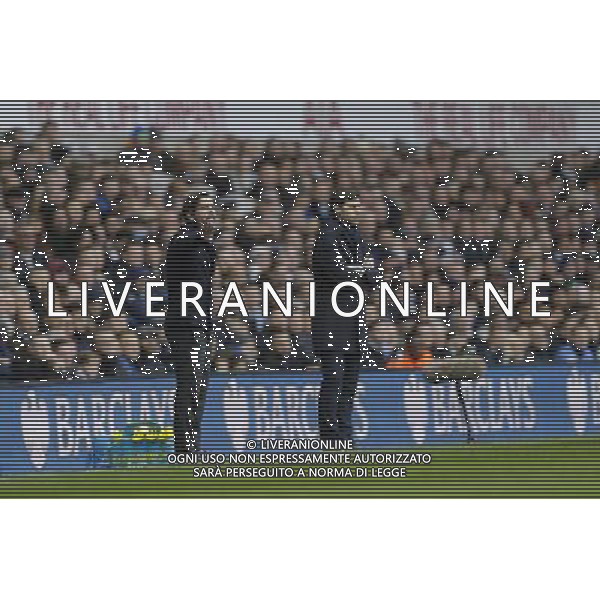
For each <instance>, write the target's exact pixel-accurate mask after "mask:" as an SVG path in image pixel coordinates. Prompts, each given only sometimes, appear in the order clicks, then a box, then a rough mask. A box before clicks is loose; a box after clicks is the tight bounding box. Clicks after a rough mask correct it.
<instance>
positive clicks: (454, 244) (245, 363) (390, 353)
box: [0, 123, 600, 381]
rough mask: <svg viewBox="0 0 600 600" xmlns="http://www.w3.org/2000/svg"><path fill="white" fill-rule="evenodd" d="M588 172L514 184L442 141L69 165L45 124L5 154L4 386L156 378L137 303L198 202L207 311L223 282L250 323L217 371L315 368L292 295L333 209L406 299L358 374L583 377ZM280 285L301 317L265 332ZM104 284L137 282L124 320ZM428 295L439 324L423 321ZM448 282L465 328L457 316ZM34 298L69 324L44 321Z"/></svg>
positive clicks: (369, 317)
mask: <svg viewBox="0 0 600 600" xmlns="http://www.w3.org/2000/svg"><path fill="white" fill-rule="evenodd" d="M597 164H598V157H597V156H594V155H592V154H588V153H586V152H580V153H572V154H563V155H559V154H555V155H549V156H548V160H547V161H545V162H541V163H539V164H537V165H535V166H534V167H533V168H531V169H530V170H528V172H520V171H519V169H518V168H517V167H515V166H514V165H512V164H511V162H510V160H509V159H508V158H506V157H505V156H503V155H502V154H500V153H497V152H492V151H490V152H481V151H469V150H464V149H460V150H457V149H454V148H453V147H451V146H450V145H448V144H446V143H444V142H441V141H439V140H434V141H432V142H431V143H430V144H429V145H428V146H427V147H424V148H418V149H413V148H404V147H398V145H397V144H392V143H386V144H383V143H376V142H366V141H364V140H362V139H351V138H342V139H335V140H334V139H324V140H322V141H320V142H319V146H318V148H317V152H314V151H312V150H309V149H308V148H307V147H304V146H303V144H302V143H301V142H299V141H298V140H286V139H281V138H273V139H268V140H265V139H250V138H242V137H233V136H211V137H210V138H209V137H199V136H196V137H194V138H190V139H188V140H186V143H185V144H184V145H182V147H180V148H177V149H167V148H163V147H161V141H160V137H158V136H156V135H151V134H148V132H144V131H142V132H140V131H136V132H135V134H134V135H132V137H131V141H130V144H129V147H128V148H124V149H123V152H122V153H121V154H120V155H118V156H114V157H112V158H110V159H107V158H106V157H101V156H95V155H94V154H93V153H89V154H87V155H85V156H84V157H81V156H80V157H77V158H76V157H74V156H73V155H72V153H71V152H69V148H68V147H65V146H64V145H63V143H62V142H61V139H60V133H59V130H58V128H57V127H55V126H54V125H53V124H52V123H48V124H46V125H45V126H44V127H43V128H42V129H41V131H39V132H38V133H36V135H35V136H34V139H33V141H32V142H28V143H24V142H23V136H22V132H20V131H14V132H10V133H8V134H6V135H5V136H4V138H3V140H2V141H1V142H0V277H1V278H2V280H3V281H2V284H3V285H2V286H1V288H0V294H1V295H2V301H3V308H4V311H3V314H2V317H1V320H0V334H1V335H0V372H1V373H2V377H3V378H6V379H10V380H13V381H32V380H51V379H61V378H67V379H70V378H77V379H96V378H98V377H101V376H105V377H110V376H115V375H118V376H128V375H139V374H141V373H165V372H168V371H169V369H170V366H169V360H168V352H169V351H168V346H167V343H166V340H165V337H164V333H163V328H162V322H161V319H160V318H158V317H147V316H145V313H144V306H145V304H144V296H143V287H144V283H145V282H146V281H152V280H157V281H158V280H160V279H161V265H162V263H163V259H164V253H165V247H166V244H167V243H168V241H169V239H170V237H171V236H172V235H173V234H174V233H175V232H176V231H177V229H178V216H179V212H180V209H181V206H182V203H183V200H184V198H185V197H186V196H187V195H188V194H191V193H197V192H199V191H206V190H210V191H211V193H213V194H214V196H215V198H216V202H217V205H218V207H219V216H218V220H219V222H218V224H217V226H218V229H219V231H220V234H219V237H218V239H217V242H216V243H217V250H218V255H219V261H218V267H217V275H216V281H215V294H214V296H215V302H218V301H220V297H221V296H222V291H223V283H224V282H227V281H236V282H238V284H240V285H241V286H243V295H244V299H245V300H246V302H247V305H248V309H249V316H248V318H243V317H242V316H240V314H239V313H236V312H232V314H227V315H225V316H224V317H223V319H222V322H221V324H220V327H219V335H218V336H217V338H216V339H215V346H216V349H218V351H217V352H215V356H216V358H215V368H216V370H217V371H222V372H227V371H237V370H248V369H313V368H315V366H316V365H315V358H314V355H313V352H312V348H311V335H310V325H311V323H310V318H309V317H308V316H307V311H303V310H302V307H305V306H306V305H307V303H308V298H307V297H306V295H304V292H303V290H306V289H307V283H308V282H309V281H310V280H311V273H310V268H309V267H310V257H311V251H312V245H313V242H314V237H315V235H316V232H317V229H318V220H317V218H316V215H317V214H318V211H319V210H322V207H323V206H324V205H325V204H326V203H327V201H328V200H329V198H330V197H331V196H332V195H338V196H339V195H342V196H344V197H348V196H358V197H359V198H360V201H361V203H362V205H363V207H364V210H363V213H362V216H361V218H360V227H361V230H362V232H363V235H364V237H365V239H366V241H367V242H369V243H370V244H372V246H373V253H374V256H375V258H376V261H377V265H378V267H379V268H380V269H381V271H382V273H383V278H384V280H385V281H388V282H392V286H393V287H394V285H395V284H399V283H400V282H402V281H410V282H411V286H412V287H413V288H414V306H415V310H414V314H412V315H411V316H410V317H407V318H405V317H401V315H400V314H399V313H398V311H394V310H393V307H391V309H390V314H389V316H388V317H386V318H381V317H380V315H379V295H378V294H369V295H368V298H367V303H366V308H365V326H366V331H367V337H366V339H367V352H366V353H365V363H366V364H367V365H368V366H371V367H373V368H377V367H378V368H384V367H385V366H386V365H388V366H389V367H390V368H404V367H405V366H410V368H414V367H415V366H416V365H419V364H421V363H422V362H423V357H443V356H451V355H455V354H458V353H459V352H461V351H462V350H463V349H464V348H466V347H468V348H472V349H473V350H474V351H476V352H478V353H479V354H480V355H481V356H483V357H485V359H486V360H487V361H489V362H490V363H494V364H495V363H501V364H521V363H529V362H534V361H535V362H548V361H581V360H594V359H596V358H597V352H598V346H599V343H600V313H598V311H596V310H595V308H594V307H595V305H596V304H600V302H599V300H600V299H599V298H598V295H599V294H600V270H599V269H598V266H597V264H598V261H599V248H598V241H599V236H598V230H599V227H600V202H599V201H600V180H599V179H598V178H597V171H598V168H597ZM290 279H292V280H293V281H294V283H298V284H299V285H298V293H297V294H296V295H295V299H294V300H295V303H296V308H297V309H298V312H297V314H296V315H295V316H294V317H293V318H289V319H287V318H282V317H281V315H277V314H273V315H271V316H269V317H267V318H265V317H263V316H262V313H261V310H260V291H259V286H260V283H261V282H262V281H267V280H268V281H270V282H272V283H273V284H274V285H275V286H276V287H277V283H278V282H279V283H282V282H284V281H287V280H290ZM81 281H87V282H89V285H90V287H89V297H90V316H88V317H81V316H78V314H77V313H78V310H79V306H80V288H79V285H80V282H81ZM103 281H109V282H111V285H112V286H113V288H114V289H115V290H117V291H118V290H119V288H121V289H122V287H123V286H124V284H125V283H126V282H131V283H132V286H133V288H134V290H135V291H134V292H133V293H132V294H130V295H129V297H128V300H127V304H126V306H125V311H124V314H123V316H122V317H114V316H112V315H111V314H110V313H108V312H107V310H106V306H105V302H103V291H102V287H101V283H102V282H103ZM427 281H432V282H435V283H436V308H437V309H439V310H442V309H443V310H445V311H446V313H447V316H446V317H445V318H441V317H428V316H426V315H425V314H424V310H423V307H424V300H423V297H424V296H423V292H424V286H425V282H427ZM461 281H467V282H468V283H469V285H468V306H469V309H470V310H469V313H470V314H471V317H469V318H467V317H459V316H458V313H459V292H458V283H459V282H461ZM483 281H491V282H495V283H497V284H498V287H499V288H505V286H506V282H507V281H512V282H514V285H515V289H516V290H517V294H516V299H515V317H513V318H507V317H505V316H504V315H502V314H501V313H500V314H494V315H493V316H491V317H485V316H484V315H483V310H482V308H483V307H482V302H481V294H480V293H479V292H480V288H481V286H482V282H483ZM534 281H549V282H551V287H550V291H549V294H550V306H551V312H552V314H551V316H549V317H545V318H532V316H531V314H530V305H529V299H528V297H527V295H526V291H527V290H528V289H529V284H530V283H531V282H534ZM48 282H53V283H54V287H55V290H56V294H55V296H56V307H55V308H56V310H62V311H66V312H67V314H68V315H69V316H68V317H67V318H62V317H48V316H47V302H48V298H47V297H46V289H47V283H48ZM521 291H522V292H523V293H522V294H521ZM220 292H221V296H220Z"/></svg>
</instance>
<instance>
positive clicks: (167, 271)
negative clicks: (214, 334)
mask: <svg viewBox="0 0 600 600" xmlns="http://www.w3.org/2000/svg"><path fill="white" fill-rule="evenodd" d="M215 260H216V249H215V247H214V245H213V244H212V243H211V242H210V241H208V240H207V239H206V238H204V237H203V236H202V234H201V233H200V231H199V230H198V228H197V226H195V225H194V224H187V225H185V226H183V227H182V228H181V229H180V230H179V232H178V233H177V234H176V235H175V236H174V237H173V238H172V239H171V241H170V243H169V246H168V248H167V258H166V261H165V265H164V267H163V278H164V280H165V283H166V287H167V294H168V296H167V316H166V323H167V325H168V324H169V323H177V324H181V325H182V324H185V323H188V324H189V325H190V327H195V326H196V325H204V326H208V328H210V324H211V317H210V315H211V306H212V278H213V275H214V272H215ZM184 281H188V282H194V283H199V284H200V285H201V286H202V297H201V298H200V300H199V304H200V306H201V307H202V309H203V310H204V313H205V314H206V317H202V316H201V315H199V314H198V312H197V311H196V310H195V309H194V307H193V306H192V305H190V304H188V305H187V313H188V314H187V316H185V317H183V316H181V283H182V282H184ZM188 294H191V291H188Z"/></svg>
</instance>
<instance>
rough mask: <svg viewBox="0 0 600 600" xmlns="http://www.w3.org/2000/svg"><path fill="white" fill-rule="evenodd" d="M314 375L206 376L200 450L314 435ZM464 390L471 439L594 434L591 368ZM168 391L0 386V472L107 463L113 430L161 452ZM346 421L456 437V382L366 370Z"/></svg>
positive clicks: (387, 433) (137, 386)
mask: <svg viewBox="0 0 600 600" xmlns="http://www.w3.org/2000/svg"><path fill="white" fill-rule="evenodd" d="M319 381H320V376H319V374H318V373H247V374H242V375H231V376H223V375H216V376H214V377H213V378H212V380H211V383H210V386H209V391H208V395H207V403H206V409H205V413H204V418H203V423H202V436H201V444H202V449H203V450H208V451H214V452H232V451H245V450H246V444H247V441H248V440H250V439H285V438H295V439H299V438H315V437H317V396H318V390H319ZM462 386H463V393H464V397H465V400H466V404H467V407H468V412H469V417H470V421H471V423H472V428H473V432H474V434H475V438H476V439H477V441H479V442H498V441H516V440H524V439H534V438H538V439H539V438H553V437H568V436H582V435H597V434H599V433H600V394H598V393H596V392H599V391H600V367H597V366H595V365H589V366H588V365H585V366H581V367H579V366H578V367H575V368H573V367H566V366H565V367H548V366H540V367H524V368H521V367H520V368H497V369H490V370H489V371H488V372H487V373H486V375H485V376H484V377H482V378H481V379H479V380H478V381H475V382H467V383H463V384H462ZM173 392H174V382H173V380H172V379H171V378H166V377H165V378H162V377H160V378H156V377H146V378H130V379H124V380H102V381H93V382H83V383H79V382H65V383H58V384H38V385H31V384H27V385H26V384H22V385H15V386H11V387H0V473H9V472H26V471H44V470H79V469H92V468H100V467H102V466H107V463H106V454H107V449H108V448H110V447H113V446H115V440H119V439H122V438H123V436H133V437H135V436H138V440H139V443H138V446H137V447H139V448H141V449H143V448H144V447H145V446H144V443H146V445H147V449H148V451H150V450H152V449H154V450H155V451H162V452H165V453H166V452H169V451H170V450H171V444H172V440H171V437H170V432H169V427H170V424H171V412H172V400H173ZM353 424H354V440H355V447H358V448H378V449H405V448H415V447H418V446H423V445H429V444H460V443H464V441H465V423H464V419H463V415H462V412H461V409H460V405H459V403H458V401H457V395H456V389H455V386H454V384H452V383H444V384H437V385H432V384H430V383H427V382H426V381H425V380H424V379H423V378H422V376H421V375H419V374H418V373H413V372H407V373H404V372H400V373H390V372H369V373H364V374H363V375H362V376H361V379H360V385H359V391H358V394H357V397H356V401H355V410H354V422H353ZM148 432H149V433H148ZM117 446H118V444H117ZM163 457H164V455H163ZM111 466H114V465H111Z"/></svg>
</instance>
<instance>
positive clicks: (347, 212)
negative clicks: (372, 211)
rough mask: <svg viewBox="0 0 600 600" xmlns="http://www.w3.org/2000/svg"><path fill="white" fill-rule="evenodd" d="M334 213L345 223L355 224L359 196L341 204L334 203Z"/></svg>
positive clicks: (357, 216)
mask: <svg viewBox="0 0 600 600" xmlns="http://www.w3.org/2000/svg"><path fill="white" fill-rule="evenodd" d="M334 207H335V213H336V215H337V216H338V217H339V218H340V219H341V220H342V221H346V222H347V223H352V224H355V223H356V222H357V221H358V219H359V216H360V200H359V198H350V199H348V200H346V202H344V203H341V204H334Z"/></svg>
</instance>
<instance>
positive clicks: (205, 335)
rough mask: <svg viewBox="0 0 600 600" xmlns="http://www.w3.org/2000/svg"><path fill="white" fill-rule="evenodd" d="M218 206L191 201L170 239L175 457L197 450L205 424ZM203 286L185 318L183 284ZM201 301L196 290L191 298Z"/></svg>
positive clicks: (202, 199) (168, 324)
mask: <svg viewBox="0 0 600 600" xmlns="http://www.w3.org/2000/svg"><path fill="white" fill-rule="evenodd" d="M213 214H214V213H213V201H212V199H211V198H210V197H209V196H208V195H193V196H190V197H188V198H187V200H186V201H185V203H184V206H183V209H182V224H181V228H180V230H179V231H178V233H177V234H175V236H174V237H173V238H172V239H171V241H170V243H169V246H168V249H167V257H166V261H165V266H164V279H165V282H166V286H167V293H168V300H167V311H166V319H165V333H166V336H167V340H168V341H169V346H170V347H171V357H172V362H173V365H174V368H175V378H176V392H175V404H174V414H173V432H174V435H175V452H178V453H179V452H196V451H197V450H198V443H199V433H200V421H201V419H202V413H203V410H204V402H205V397H206V388H207V386H208V375H209V370H210V362H211V358H210V344H211V335H212V320H211V305H212V278H213V275H214V271H215V260H216V250H215V246H214V245H213V242H212V237H213V233H212V223H213ZM183 282H193V283H198V284H200V285H201V286H202V295H201V297H200V299H199V300H198V304H199V306H200V307H201V309H202V312H203V313H204V315H202V314H200V311H198V309H197V308H195V307H194V306H193V305H192V304H191V303H186V312H187V314H185V315H184V314H182V313H183V311H182V300H183V294H182V285H181V284H182V283H183ZM195 296H196V290H194V289H193V288H192V289H191V290H189V289H188V290H187V293H186V297H188V298H190V297H191V298H193V297H195Z"/></svg>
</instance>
